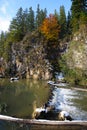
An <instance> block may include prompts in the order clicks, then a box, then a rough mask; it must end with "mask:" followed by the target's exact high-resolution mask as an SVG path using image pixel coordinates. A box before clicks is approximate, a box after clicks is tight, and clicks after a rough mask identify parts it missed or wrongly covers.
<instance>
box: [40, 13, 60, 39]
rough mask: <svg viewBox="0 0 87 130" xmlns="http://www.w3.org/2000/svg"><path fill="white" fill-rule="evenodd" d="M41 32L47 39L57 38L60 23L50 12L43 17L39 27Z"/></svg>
mask: <svg viewBox="0 0 87 130" xmlns="http://www.w3.org/2000/svg"><path fill="white" fill-rule="evenodd" d="M40 31H41V33H43V34H44V35H45V37H46V39H47V40H58V36H59V32H60V25H59V24H58V19H57V18H56V17H55V16H54V15H52V14H50V15H49V17H48V18H45V19H44V21H43V23H42V25H41V27H40Z"/></svg>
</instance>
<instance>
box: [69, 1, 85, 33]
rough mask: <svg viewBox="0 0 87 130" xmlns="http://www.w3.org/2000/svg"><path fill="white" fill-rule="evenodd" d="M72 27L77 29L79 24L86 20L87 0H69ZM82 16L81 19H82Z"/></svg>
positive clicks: (74, 29)
mask: <svg viewBox="0 0 87 130" xmlns="http://www.w3.org/2000/svg"><path fill="white" fill-rule="evenodd" d="M71 1H72V6H71V12H72V27H73V31H74V32H75V31H78V30H79V28H80V24H81V23H83V22H84V21H85V22H86V20H87V0H71ZM82 18H83V19H82Z"/></svg>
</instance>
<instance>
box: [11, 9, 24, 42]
mask: <svg viewBox="0 0 87 130" xmlns="http://www.w3.org/2000/svg"><path fill="white" fill-rule="evenodd" d="M9 30H10V34H11V35H10V36H11V38H12V41H16V42H17V41H20V40H22V39H23V37H24V35H25V18H24V14H23V9H22V8H19V10H18V12H17V14H16V17H15V18H13V20H12V21H11V24H10V29H9Z"/></svg>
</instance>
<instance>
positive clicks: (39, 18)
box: [36, 4, 47, 28]
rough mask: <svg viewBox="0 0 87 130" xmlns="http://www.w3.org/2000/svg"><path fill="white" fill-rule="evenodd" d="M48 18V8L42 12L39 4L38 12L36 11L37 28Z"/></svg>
mask: <svg viewBox="0 0 87 130" xmlns="http://www.w3.org/2000/svg"><path fill="white" fill-rule="evenodd" d="M46 16H47V10H46V8H45V9H44V10H42V9H41V10H40V7H39V4H38V5H37V11H36V28H38V27H40V25H41V24H42V22H43V20H44V19H45V18H46Z"/></svg>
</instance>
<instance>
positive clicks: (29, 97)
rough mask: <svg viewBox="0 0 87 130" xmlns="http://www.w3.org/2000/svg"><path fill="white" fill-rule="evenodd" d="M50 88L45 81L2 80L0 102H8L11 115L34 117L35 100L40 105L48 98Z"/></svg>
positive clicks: (8, 112)
mask: <svg viewBox="0 0 87 130" xmlns="http://www.w3.org/2000/svg"><path fill="white" fill-rule="evenodd" d="M48 93H49V88H48V87H47V83H46V82H45V81H39V82H38V81H32V80H21V81H18V82H9V80H5V82H3V81H1V82H0V103H1V104H2V103H6V104H7V112H6V113H2V114H6V115H9V116H15V117H22V118H32V113H33V109H34V108H33V102H35V101H36V105H37V107H40V106H41V105H43V104H44V103H45V102H47V100H48Z"/></svg>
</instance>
